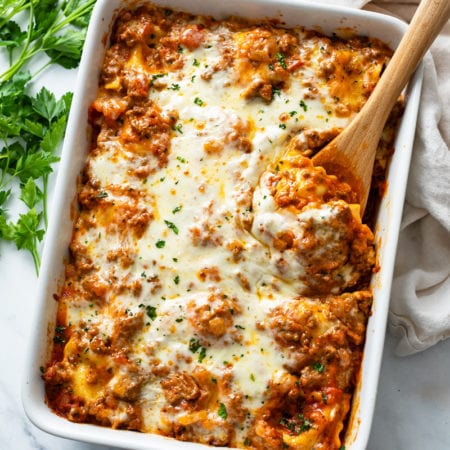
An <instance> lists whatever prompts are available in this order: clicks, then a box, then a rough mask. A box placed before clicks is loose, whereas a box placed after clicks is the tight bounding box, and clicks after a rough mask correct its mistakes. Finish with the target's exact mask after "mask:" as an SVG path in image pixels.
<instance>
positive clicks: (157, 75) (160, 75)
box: [150, 73, 167, 86]
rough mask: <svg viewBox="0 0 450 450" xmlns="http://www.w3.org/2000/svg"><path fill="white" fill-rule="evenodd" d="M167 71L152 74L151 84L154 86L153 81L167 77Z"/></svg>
mask: <svg viewBox="0 0 450 450" xmlns="http://www.w3.org/2000/svg"><path fill="white" fill-rule="evenodd" d="M166 75H167V73H155V74H153V75H152V80H151V81H150V86H153V82H154V81H155V80H157V79H158V78H162V77H165V76H166Z"/></svg>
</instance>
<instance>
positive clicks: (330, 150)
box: [312, 0, 450, 216]
mask: <svg viewBox="0 0 450 450" xmlns="http://www.w3.org/2000/svg"><path fill="white" fill-rule="evenodd" d="M449 18H450V0H422V1H421V3H420V5H419V6H418V8H417V11H416V13H415V14H414V17H413V19H412V21H411V23H410V25H409V27H408V29H407V30H406V33H405V34H404V36H403V38H402V40H401V41H400V44H399V45H398V47H397V49H396V50H395V52H394V55H393V56H392V59H391V61H390V62H389V64H388V65H387V67H386V69H385V71H384V72H383V74H382V76H381V78H380V80H379V82H378V84H377V85H376V87H375V89H374V90H373V92H372V94H371V95H370V97H369V99H368V100H367V102H366V104H365V105H364V106H363V108H362V109H361V111H360V112H359V113H358V114H357V115H356V116H355V118H354V119H353V120H352V121H351V122H350V124H349V125H348V126H347V127H346V128H345V129H344V130H343V131H342V132H341V133H340V134H339V135H338V136H337V137H336V138H334V139H333V140H332V141H331V142H330V143H329V144H327V145H326V146H325V147H324V148H323V149H321V150H320V151H319V152H318V153H317V154H316V155H314V157H313V158H312V161H313V163H314V165H315V166H322V167H323V168H324V169H325V170H326V171H327V173H329V174H333V175H336V176H338V177H339V179H340V180H341V181H345V182H347V183H348V184H349V185H350V186H351V187H352V189H354V190H355V191H356V192H357V193H358V198H359V204H360V206H361V210H360V214H361V216H362V215H363V213H364V209H365V207H366V203H367V198H368V195H369V191H370V184H371V178H372V171H373V164H374V160H375V153H376V149H377V146H378V142H379V140H380V137H381V133H382V132H383V128H384V126H385V124H386V121H387V119H388V116H389V113H390V112H391V110H392V108H393V106H394V104H395V102H396V101H397V99H398V97H399V96H400V94H401V92H402V90H403V89H404V87H405V86H406V84H407V82H408V80H409V79H410V78H411V76H412V75H413V73H414V71H415V70H416V68H417V66H418V64H419V62H420V60H421V59H422V57H423V56H424V54H425V52H426V51H427V50H428V48H429V47H430V46H431V44H432V43H433V41H434V40H435V38H436V36H437V35H438V34H439V32H440V30H441V29H442V28H443V27H444V25H445V24H446V23H447V21H448V20H449Z"/></svg>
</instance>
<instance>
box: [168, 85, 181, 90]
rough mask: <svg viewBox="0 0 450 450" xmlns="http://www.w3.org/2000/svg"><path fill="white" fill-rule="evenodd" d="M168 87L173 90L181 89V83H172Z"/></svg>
mask: <svg viewBox="0 0 450 450" xmlns="http://www.w3.org/2000/svg"><path fill="white" fill-rule="evenodd" d="M167 89H170V90H171V91H179V90H180V85H179V84H178V83H172V84H171V85H170V86H169V87H168V88H167Z"/></svg>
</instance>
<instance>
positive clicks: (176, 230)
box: [164, 220, 178, 234]
mask: <svg viewBox="0 0 450 450" xmlns="http://www.w3.org/2000/svg"><path fill="white" fill-rule="evenodd" d="M164 223H165V224H166V225H167V228H169V230H172V231H173V232H174V233H175V234H178V227H177V226H176V225H175V224H174V223H173V222H169V221H168V220H164Z"/></svg>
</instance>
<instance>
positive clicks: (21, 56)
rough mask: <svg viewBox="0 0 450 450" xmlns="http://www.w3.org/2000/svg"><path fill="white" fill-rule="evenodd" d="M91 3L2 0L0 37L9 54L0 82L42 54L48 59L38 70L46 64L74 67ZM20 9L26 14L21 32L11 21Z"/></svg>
mask: <svg viewBox="0 0 450 450" xmlns="http://www.w3.org/2000/svg"><path fill="white" fill-rule="evenodd" d="M94 4H95V0H67V1H64V2H62V3H61V4H60V2H59V1H58V0H28V1H25V0H22V1H19V2H17V1H16V0H4V1H3V2H2V3H1V5H0V18H1V19H0V38H3V39H2V40H3V42H2V45H3V46H4V47H6V49H7V51H8V53H9V61H10V67H9V69H8V70H6V71H5V72H3V73H2V74H1V75H0V81H5V80H10V79H11V78H12V77H13V76H14V75H15V74H16V73H18V72H19V71H20V70H22V68H23V67H24V66H25V64H27V63H28V62H29V61H30V60H31V59H33V58H34V57H35V56H36V55H38V54H42V53H46V54H47V56H48V57H49V60H48V62H46V63H45V65H44V66H42V67H41V68H40V69H39V70H38V72H40V71H41V70H43V69H44V68H45V67H46V66H47V65H49V64H59V65H61V66H63V67H64V68H66V69H72V68H74V67H77V66H78V63H79V61H80V57H81V52H82V49H83V45H84V40H85V34H86V29H87V24H88V20H89V17H90V13H91V11H92V8H93V6H94ZM23 11H28V14H29V20H28V24H27V28H26V30H25V31H23V30H22V29H21V28H20V26H19V25H18V24H17V23H16V22H15V21H14V20H12V18H13V17H15V16H16V15H18V14H19V13H22V12H23ZM38 72H37V73H38Z"/></svg>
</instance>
